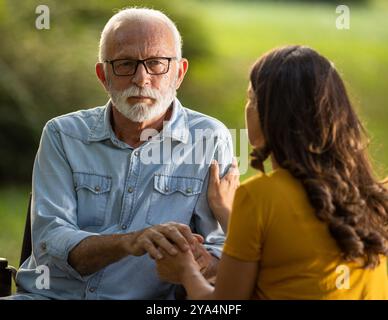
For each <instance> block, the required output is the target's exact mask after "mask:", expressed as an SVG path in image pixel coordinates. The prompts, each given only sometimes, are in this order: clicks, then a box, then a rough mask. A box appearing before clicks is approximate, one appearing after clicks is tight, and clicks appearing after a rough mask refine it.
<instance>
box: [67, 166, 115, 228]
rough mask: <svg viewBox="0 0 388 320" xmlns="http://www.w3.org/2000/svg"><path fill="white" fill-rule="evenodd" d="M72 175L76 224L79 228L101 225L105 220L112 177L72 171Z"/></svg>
mask: <svg viewBox="0 0 388 320" xmlns="http://www.w3.org/2000/svg"><path fill="white" fill-rule="evenodd" d="M73 177H74V182H75V190H76V193H77V219H78V226H79V227H80V228H81V229H82V228H85V227H92V226H102V225H103V224H104V221H105V215H106V208H107V203H108V200H109V192H110V189H111V184H112V179H111V178H110V177H107V176H102V175H97V174H89V173H74V174H73Z"/></svg>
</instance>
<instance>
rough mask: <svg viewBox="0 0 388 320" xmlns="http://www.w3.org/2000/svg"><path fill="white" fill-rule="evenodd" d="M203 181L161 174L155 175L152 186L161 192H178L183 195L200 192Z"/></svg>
mask: <svg viewBox="0 0 388 320" xmlns="http://www.w3.org/2000/svg"><path fill="white" fill-rule="evenodd" d="M202 183H203V181H202V180H201V179H198V178H189V177H175V176H167V175H162V174H157V175H155V178H154V188H155V190H157V191H159V192H160V193H162V194H165V195H169V194H172V193H174V192H180V193H182V194H183V195H185V196H192V195H196V194H199V193H201V190H202Z"/></svg>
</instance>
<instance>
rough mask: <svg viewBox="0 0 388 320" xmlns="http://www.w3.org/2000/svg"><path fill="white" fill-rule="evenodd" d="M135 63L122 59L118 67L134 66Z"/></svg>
mask: <svg viewBox="0 0 388 320" xmlns="http://www.w3.org/2000/svg"><path fill="white" fill-rule="evenodd" d="M134 65H135V63H134V62H133V61H122V62H120V63H119V64H118V67H133V66H134Z"/></svg>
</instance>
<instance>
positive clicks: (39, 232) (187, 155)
mask: <svg viewBox="0 0 388 320" xmlns="http://www.w3.org/2000/svg"><path fill="white" fill-rule="evenodd" d="M187 68H188V61H187V60H186V59H184V58H182V57H181V37H180V34H179V32H178V30H177V29H176V26H175V25H174V23H173V22H172V21H171V20H170V19H169V18H167V17H166V16H165V15H164V14H162V13H161V12H159V11H155V10H150V9H135V8H130V9H125V10H122V11H120V12H119V13H117V14H116V15H114V16H113V17H112V18H111V19H110V20H109V21H108V23H107V24H106V26H105V28H104V30H103V32H102V34H101V40H100V55H99V62H98V63H97V64H96V73H97V76H98V79H99V80H100V82H101V83H102V85H103V86H104V88H105V89H106V91H107V92H108V94H109V96H110V100H109V102H108V103H107V104H106V105H105V106H103V107H97V108H93V109H88V110H82V111H78V112H74V113H71V114H67V115H64V116H60V117H57V118H55V119H52V120H50V121H49V122H48V123H47V124H46V126H45V128H44V130H43V134H42V138H41V143H40V147H39V150H38V153H37V156H36V160H35V164H34V170H33V192H32V240H33V253H32V255H31V257H30V258H29V259H27V261H26V262H25V263H24V264H23V265H22V267H21V268H20V270H19V272H18V274H17V283H18V286H19V292H18V293H19V295H16V296H14V297H15V298H17V297H19V298H44V297H45V298H53V299H172V298H174V292H175V289H176V288H175V287H174V286H173V285H172V284H169V283H165V282H162V281H161V280H160V279H159V278H158V277H157V274H156V270H155V261H153V259H160V258H161V257H162V256H161V251H162V250H160V248H163V249H165V250H166V251H168V252H169V253H170V254H174V253H175V252H174V250H176V248H178V249H180V250H193V252H194V254H195V256H196V257H197V261H198V263H199V264H200V265H201V267H202V270H203V272H204V274H205V275H207V276H208V277H211V276H213V275H214V274H215V267H216V264H217V257H219V256H220V253H221V249H222V244H223V241H224V234H223V233H222V230H221V228H220V226H219V224H218V222H217V221H216V220H215V219H214V217H213V215H212V212H211V210H210V209H209V206H208V202H207V197H206V192H207V180H208V170H209V166H210V162H211V160H212V159H213V158H218V159H219V162H220V165H221V170H222V172H225V170H226V168H227V167H228V165H229V164H230V163H231V162H232V153H233V152H232V143H231V137H230V134H229V131H228V130H227V129H226V128H225V126H224V125H223V124H222V123H220V122H219V121H217V120H215V119H213V118H210V117H208V116H205V115H203V114H200V113H198V112H194V111H192V110H190V109H187V108H184V107H183V106H182V105H181V103H180V102H179V100H178V99H177V98H176V97H175V96H176V90H177V89H178V88H179V86H180V84H181V83H182V81H183V78H184V76H185V74H186V71H187ZM205 129H206V130H207V132H208V133H209V132H210V134H207V135H202V136H201V135H200V136H199V137H198V134H196V133H198V132H201V131H203V130H205ZM145 132H146V134H144V133H145ZM204 150H205V151H204ZM149 154H153V155H152V159H151V160H155V158H158V157H155V154H156V155H158V154H159V155H161V157H159V159H160V161H159V162H158V161H150V157H149V156H148V155H149ZM202 242H203V244H201V243H202ZM146 253H148V254H146ZM42 265H46V266H47V267H48V268H41V266H42ZM43 271H46V273H47V272H48V271H49V275H48V274H47V276H48V277H47V279H45V278H44V276H45V274H43V273H42V272H43Z"/></svg>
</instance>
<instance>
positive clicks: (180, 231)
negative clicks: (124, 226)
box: [125, 222, 203, 259]
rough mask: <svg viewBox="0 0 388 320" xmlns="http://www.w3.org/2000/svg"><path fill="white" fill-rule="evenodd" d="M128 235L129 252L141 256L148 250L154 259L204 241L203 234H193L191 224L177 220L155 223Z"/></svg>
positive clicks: (187, 249)
mask: <svg viewBox="0 0 388 320" xmlns="http://www.w3.org/2000/svg"><path fill="white" fill-rule="evenodd" d="M128 237H129V239H128V240H127V241H126V242H125V247H126V251H127V252H128V253H129V254H131V255H134V256H141V255H143V254H145V253H147V252H148V254H149V255H150V257H151V258H153V259H162V258H163V257H164V256H165V254H166V253H168V254H170V255H176V254H178V252H179V251H182V252H186V251H190V250H189V249H190V248H192V249H194V246H195V244H196V243H197V241H200V242H203V238H202V236H200V235H198V234H193V233H192V232H191V230H190V228H189V226H187V225H185V224H181V223H176V222H168V223H164V224H160V225H155V226H152V227H150V228H146V229H143V230H140V231H137V232H134V233H130V234H128Z"/></svg>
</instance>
